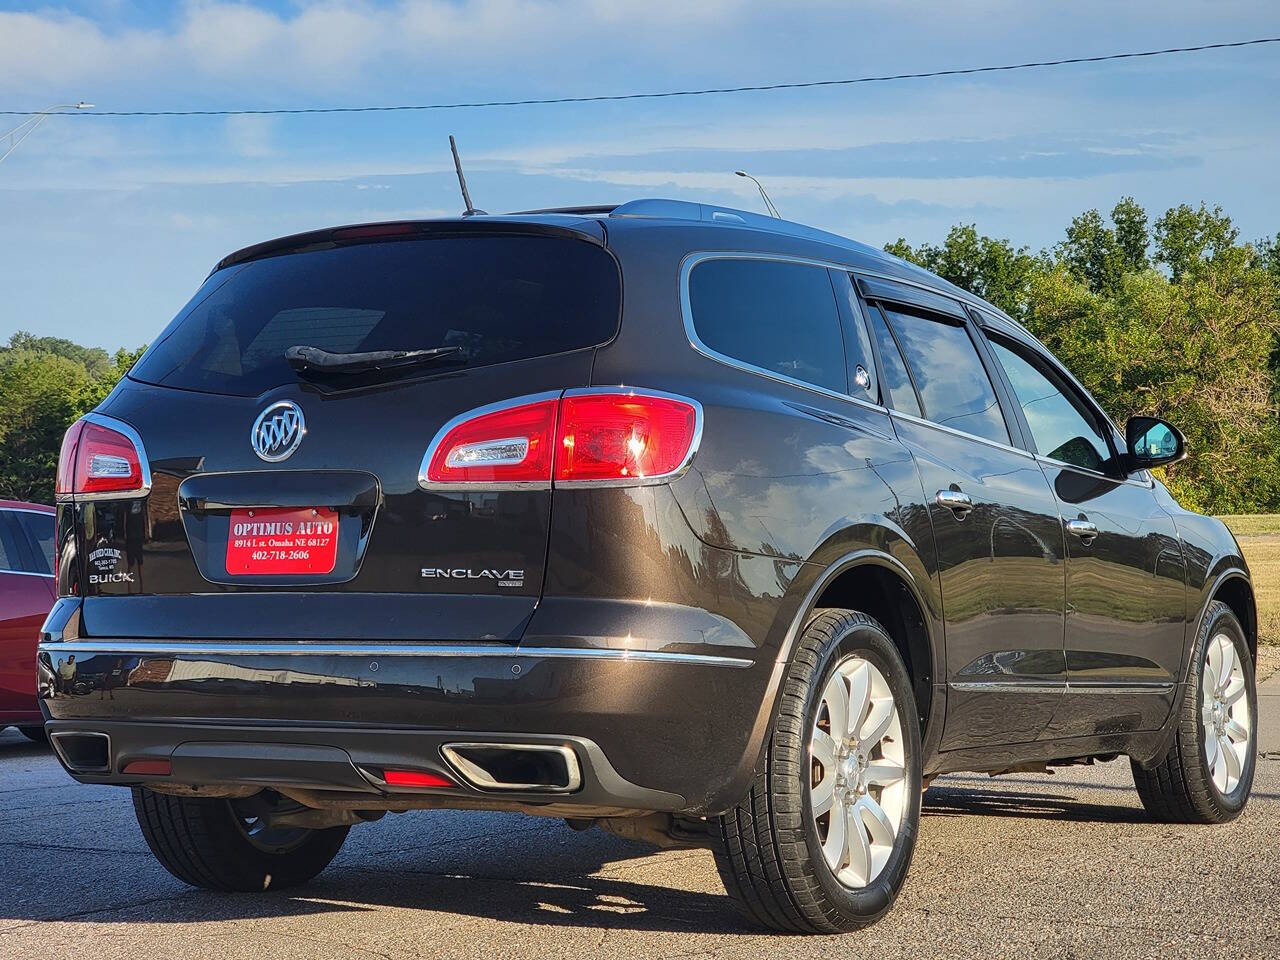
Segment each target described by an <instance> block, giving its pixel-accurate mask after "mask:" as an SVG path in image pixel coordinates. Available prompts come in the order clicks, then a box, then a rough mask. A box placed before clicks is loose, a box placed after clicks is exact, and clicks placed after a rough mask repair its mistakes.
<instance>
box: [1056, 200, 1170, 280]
mask: <svg viewBox="0 0 1280 960" xmlns="http://www.w3.org/2000/svg"><path fill="white" fill-rule="evenodd" d="M1111 222H1112V223H1113V224H1114V225H1115V226H1114V227H1109V226H1107V224H1106V222H1105V221H1104V220H1103V219H1102V214H1100V213H1099V212H1098V211H1097V210H1088V211H1086V212H1085V213H1082V214H1081V215H1080V216H1078V217H1076V218H1075V219H1074V220H1072V221H1071V226H1069V227H1067V237H1066V239H1065V240H1064V241H1063V242H1062V243H1060V244H1058V246H1057V247H1056V248H1055V249H1054V253H1053V256H1054V258H1055V259H1056V260H1057V261H1060V262H1062V263H1064V264H1066V265H1067V267H1068V269H1070V271H1071V272H1072V273H1073V274H1074V275H1075V276H1077V277H1079V278H1081V279H1082V280H1084V281H1085V282H1086V283H1087V284H1088V285H1089V289H1090V290H1092V291H1093V292H1094V293H1099V292H1102V291H1107V292H1110V293H1114V292H1115V291H1116V290H1117V289H1118V287H1119V285H1120V280H1121V278H1122V277H1123V276H1124V275H1125V274H1126V273H1137V272H1140V271H1142V270H1146V269H1147V267H1149V266H1150V261H1149V260H1148V259H1147V248H1148V246H1149V245H1150V242H1151V240H1150V237H1149V236H1148V233H1147V213H1146V211H1145V210H1143V209H1142V207H1141V206H1139V205H1138V202H1137V201H1136V200H1134V199H1133V198H1132V197H1124V198H1122V199H1121V200H1120V202H1119V203H1117V204H1116V205H1115V207H1113V208H1112V210H1111Z"/></svg>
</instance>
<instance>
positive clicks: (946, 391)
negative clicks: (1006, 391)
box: [885, 307, 1009, 444]
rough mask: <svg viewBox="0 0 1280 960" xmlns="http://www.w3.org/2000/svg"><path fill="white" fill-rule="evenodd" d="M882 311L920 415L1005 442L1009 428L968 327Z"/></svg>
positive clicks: (893, 310) (900, 311)
mask: <svg viewBox="0 0 1280 960" xmlns="http://www.w3.org/2000/svg"><path fill="white" fill-rule="evenodd" d="M885 314H886V316H887V317H888V319H889V324H890V326H892V327H893V332H894V333H895V334H896V335H897V339H898V343H899V344H901V346H902V352H903V354H904V355H905V357H906V361H907V365H908V366H909V367H910V368H911V375H912V377H913V378H914V380H915V384H916V388H917V389H918V390H919V391H920V402H921V403H922V404H923V405H924V416H925V417H927V418H928V419H929V420H932V421H933V422H934V423H939V424H942V425H943V426H944V427H951V428H952V429H953V430H962V431H964V432H965V433H971V434H973V435H974V436H977V437H983V438H985V439H987V440H994V441H996V442H998V443H1006V444H1007V443H1008V442H1009V429H1008V427H1006V426H1005V422H1004V415H1003V414H1002V413H1001V412H1000V403H999V401H998V400H996V391H995V388H994V387H992V386H991V379H990V378H989V377H988V376H987V371H986V369H985V368H984V367H983V366H982V361H981V360H980V359H979V358H978V351H977V348H976V347H974V345H973V341H972V340H970V339H969V332H968V331H967V330H966V329H965V328H964V327H963V326H958V325H956V324H951V323H946V322H944V321H942V320H940V319H937V320H935V319H931V318H929V317H926V316H925V315H924V314H917V313H913V312H912V313H909V312H907V311H906V310H903V309H899V308H896V307H886V308H885Z"/></svg>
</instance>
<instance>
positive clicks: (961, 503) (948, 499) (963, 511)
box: [933, 490, 973, 520]
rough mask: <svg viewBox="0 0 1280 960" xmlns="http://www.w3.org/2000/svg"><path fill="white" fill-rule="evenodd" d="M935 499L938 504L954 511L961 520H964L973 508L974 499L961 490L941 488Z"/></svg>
mask: <svg viewBox="0 0 1280 960" xmlns="http://www.w3.org/2000/svg"><path fill="white" fill-rule="evenodd" d="M933 499H934V502H935V503H937V505H938V506H940V507H946V508H947V509H948V510H950V511H952V512H953V513H954V514H955V515H956V518H957V519H959V520H963V519H964V518H965V517H966V516H968V514H969V511H970V510H972V509H973V499H972V498H971V497H970V496H969V495H968V494H967V493H961V492H960V491H959V490H939V491H938V495H937V496H936V497H934V498H933Z"/></svg>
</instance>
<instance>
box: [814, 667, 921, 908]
mask: <svg viewBox="0 0 1280 960" xmlns="http://www.w3.org/2000/svg"><path fill="white" fill-rule="evenodd" d="M906 762H907V757H906V744H905V740H904V738H903V735H902V720H901V718H900V717H899V715H898V706H897V703H896V702H895V700H894V697H893V691H892V690H891V689H890V687H889V682H888V680H886V679H885V676H884V674H883V673H881V672H880V670H879V668H877V667H876V666H875V664H873V663H871V662H870V661H868V660H864V659H862V658H861V657H858V656H850V657H847V658H845V659H844V660H842V661H841V662H840V663H839V664H838V665H837V666H836V668H835V670H833V671H832V673H831V676H830V678H829V679H828V680H827V683H826V685H825V686H824V687H823V689H822V698H821V702H820V703H819V706H818V712H817V716H816V717H815V719H814V724H813V730H812V732H811V733H810V735H809V768H810V769H809V807H810V815H811V816H812V817H813V821H814V826H815V827H816V828H817V832H818V839H819V840H820V841H821V842H822V854H823V857H824V858H825V859H826V861H827V866H829V867H830V868H831V871H832V873H834V874H835V876H836V879H837V880H839V881H840V883H841V884H843V885H844V886H845V887H848V888H850V889H861V888H863V887H866V886H867V885H868V884H869V883H871V882H872V881H873V880H875V878H876V877H877V876H879V874H880V873H881V871H883V870H884V867H885V864H886V863H888V861H889V857H890V855H891V854H892V853H893V847H894V842H895V841H896V840H897V837H898V830H899V828H900V827H901V826H902V820H903V817H904V816H905V814H906V809H907V794H906V790H907V773H906Z"/></svg>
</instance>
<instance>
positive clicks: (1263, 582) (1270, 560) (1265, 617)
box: [1222, 514, 1280, 644]
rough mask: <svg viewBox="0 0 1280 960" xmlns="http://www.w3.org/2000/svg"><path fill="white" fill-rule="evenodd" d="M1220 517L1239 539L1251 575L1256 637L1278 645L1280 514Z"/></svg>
mask: <svg viewBox="0 0 1280 960" xmlns="http://www.w3.org/2000/svg"><path fill="white" fill-rule="evenodd" d="M1222 520H1223V522H1224V523H1226V525H1227V526H1228V527H1230V528H1231V532H1232V533H1234V534H1235V535H1236V539H1237V540H1239V541H1240V549H1241V550H1242V551H1243V552H1244V559H1245V561H1246V562H1247V563H1248V564H1249V572H1250V573H1251V574H1253V592H1254V596H1255V597H1256V599H1257V601H1258V637H1259V638H1260V639H1261V640H1262V641H1263V642H1265V643H1274V644H1280V514H1241V515H1239V516H1234V517H1223V518H1222Z"/></svg>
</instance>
